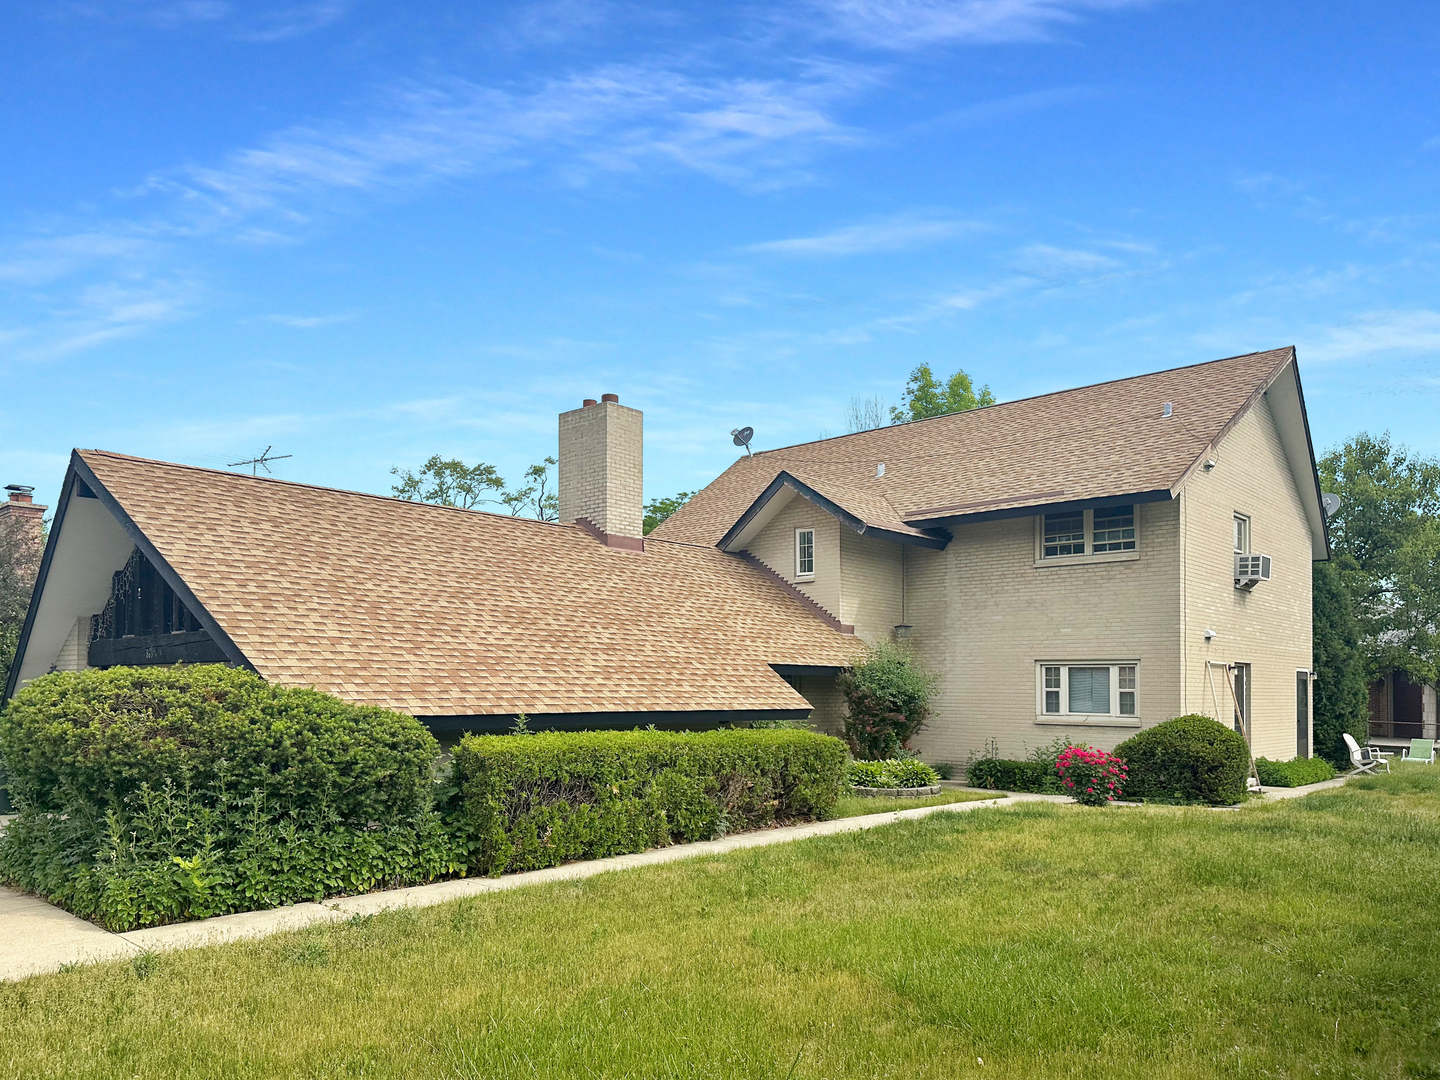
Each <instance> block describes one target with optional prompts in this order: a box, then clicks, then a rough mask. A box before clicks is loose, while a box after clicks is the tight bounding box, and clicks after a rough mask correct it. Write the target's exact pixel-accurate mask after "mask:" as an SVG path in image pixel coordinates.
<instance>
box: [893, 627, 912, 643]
mask: <svg viewBox="0 0 1440 1080" xmlns="http://www.w3.org/2000/svg"><path fill="white" fill-rule="evenodd" d="M914 629H915V628H914V627H913V626H911V625H910V624H909V623H899V624H897V625H896V627H895V636H896V637H897V638H901V639H902V640H903V639H904V638H908V637H909V636H910V631H911V630H914Z"/></svg>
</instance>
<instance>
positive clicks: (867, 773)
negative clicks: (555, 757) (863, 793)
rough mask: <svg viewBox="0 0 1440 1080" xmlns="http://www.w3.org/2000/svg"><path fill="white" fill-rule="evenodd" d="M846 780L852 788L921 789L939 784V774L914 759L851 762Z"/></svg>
mask: <svg viewBox="0 0 1440 1080" xmlns="http://www.w3.org/2000/svg"><path fill="white" fill-rule="evenodd" d="M848 773H849V775H848V779H849V782H850V784H851V785H852V786H854V787H872V788H923V787H931V786H933V785H935V784H938V783H939V782H940V774H939V773H938V772H936V771H935V770H934V769H933V768H931V767H930V766H929V765H926V764H925V763H924V762H923V761H916V760H915V759H914V758H889V759H887V760H885V761H852V762H850V768H849V771H848Z"/></svg>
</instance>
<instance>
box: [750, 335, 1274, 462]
mask: <svg viewBox="0 0 1440 1080" xmlns="http://www.w3.org/2000/svg"><path fill="white" fill-rule="evenodd" d="M1294 350H1295V346H1294V345H1282V346H1280V347H1279V348H1277V349H1257V350H1255V351H1254V352H1248V353H1238V354H1236V355H1235V356H1222V357H1221V358H1220V359H1218V360H1202V361H1201V362H1200V363H1198V364H1177V365H1176V366H1175V367H1170V368H1161V369H1160V370H1159V371H1147V372H1143V373H1142V374H1139V375H1125V376H1122V377H1120V378H1118V379H1102V380H1101V381H1100V382H1094V383H1086V384H1085V385H1084V386H1071V387H1067V388H1066V389H1064V390H1049V391H1046V392H1045V393H1043V394H1031V395H1030V396H1029V397H1023V398H1015V399H1014V400H1013V401H997V402H996V403H995V404H994V405H980V406H977V407H976V408H973V409H961V410H959V411H958V412H950V413H941V414H940V415H939V416H926V417H922V418H921V419H919V420H902V421H901V422H900V423H898V424H885V425H883V426H881V427H878V428H866V429H865V430H864V431H850V432H847V433H846V434H844V435H832V436H830V437H829V438H828V439H811V440H809V441H808V442H798V443H791V444H790V445H788V446H776V447H772V448H771V449H769V450H760V451H758V452H757V453H756V454H755V455H754V456H755V457H763V456H764V455H766V454H778V453H781V452H782V451H785V450H795V449H797V448H798V447H801V446H818V445H819V444H820V443H828V442H838V441H839V440H841V439H853V438H855V437H856V436H857V435H868V434H870V433H871V432H873V431H886V430H889V429H890V428H899V427H910V426H911V425H913V424H925V423H929V422H930V421H932V420H947V419H950V418H951V417H955V416H972V415H975V414H977V413H987V412H991V411H993V410H995V409H1004V408H1009V407H1010V406H1012V405H1023V404H1025V403H1026V402H1030V401H1040V400H1041V399H1043V398H1047V397H1056V396H1058V395H1060V394H1075V393H1079V392H1080V391H1081V390H1094V389H1096V388H1098V387H1101V386H1113V385H1114V384H1116V383H1123V382H1132V381H1135V380H1137V379H1150V378H1154V377H1155V376H1158V375H1169V374H1170V373H1172V372H1176V371H1188V370H1190V369H1191V368H1202V367H1209V366H1210V365H1212V364H1227V363H1231V362H1232V361H1235V360H1248V359H1249V358H1251V357H1252V356H1264V355H1265V354H1267V353H1283V352H1286V351H1289V352H1291V353H1293V352H1294ZM1277 366H1278V365H1277ZM738 460H744V459H743V458H741V459H738Z"/></svg>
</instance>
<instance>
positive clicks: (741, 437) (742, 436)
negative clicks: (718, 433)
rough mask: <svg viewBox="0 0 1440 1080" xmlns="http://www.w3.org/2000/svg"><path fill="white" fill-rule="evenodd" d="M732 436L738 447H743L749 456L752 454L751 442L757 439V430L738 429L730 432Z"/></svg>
mask: <svg viewBox="0 0 1440 1080" xmlns="http://www.w3.org/2000/svg"><path fill="white" fill-rule="evenodd" d="M730 436H731V438H732V439H734V441H735V445H736V446H743V447H744V448H745V452H746V453H747V454H749V453H751V450H750V440H751V439H753V438H755V429H754V428H753V427H742V428H736V429H735V430H734V431H732V432H730Z"/></svg>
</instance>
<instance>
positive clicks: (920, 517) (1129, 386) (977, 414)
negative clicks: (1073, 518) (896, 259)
mask: <svg viewBox="0 0 1440 1080" xmlns="http://www.w3.org/2000/svg"><path fill="white" fill-rule="evenodd" d="M1294 360H1295V350H1294V349H1293V348H1284V349H1273V350H1271V351H1269V352H1259V353H1250V354H1248V355H1245V356H1236V357H1231V358H1230V359H1227V360H1215V361H1211V362H1209V363H1205V364H1195V365H1193V366H1190V367H1182V368H1174V369H1171V370H1169V371H1161V372H1156V373H1154V374H1151V375H1140V376H1137V377H1135V378H1129V379H1120V380H1117V381H1115V382H1107V383H1099V384H1097V385H1094V386H1085V387H1081V388H1080V389H1077V390H1065V391H1061V392H1058V393H1053V394H1045V395H1043V396H1040V397H1033V398H1026V399H1024V400H1021V401H1012V402H1007V403H1006V404H1003V405H992V406H990V407H989V408H984V409H974V410H971V411H969V412H962V413H951V414H949V415H947V416H939V417H935V418H934V419H930V420H919V421H914V422H911V423H907V424H896V425H893V426H890V427H883V428H876V429H874V430H872V431H862V432H858V433H856V434H853V435H842V436H839V437H838V438H833V439H824V440H821V441H819V442H812V443H802V444H800V445H798V446H788V447H785V448H783V449H779V450H765V451H761V452H759V453H757V454H755V455H754V456H753V457H748V456H747V457H742V458H740V459H739V460H737V461H736V462H735V464H733V465H732V466H730V468H728V469H726V470H725V472H724V473H722V474H721V475H720V477H719V478H718V479H716V480H715V481H714V483H712V484H710V485H709V486H708V487H707V488H705V489H704V490H703V491H701V492H700V493H699V494H697V495H696V496H695V497H694V498H692V499H691V500H690V501H689V502H688V503H686V504H685V505H684V506H682V507H681V508H680V509H679V510H678V511H677V512H676V513H675V514H673V515H672V516H671V517H670V518H669V519H667V520H666V521H665V522H664V523H663V524H661V526H660V527H659V528H658V529H657V530H656V531H655V533H654V534H652V535H654V536H657V537H663V538H664V539H666V540H679V541H687V542H690V543H695V544H716V543H719V542H720V541H721V540H722V538H724V537H725V536H726V535H727V533H729V532H730V531H731V530H732V528H733V527H734V526H735V524H736V522H737V521H738V520H739V519H740V518H741V516H742V515H744V514H745V513H746V512H747V510H750V509H751V508H752V507H753V506H754V504H755V503H756V500H757V499H759V498H760V497H761V496H762V495H763V494H764V493H765V492H766V490H767V489H768V488H770V487H771V485H772V484H773V483H774V482H775V480H776V478H777V477H778V476H779V475H780V474H781V473H782V472H786V473H789V474H790V475H791V476H794V477H797V478H803V479H804V482H805V483H806V484H808V485H809V486H811V487H813V488H815V489H816V490H820V491H822V492H825V493H826V494H827V495H828V496H829V497H830V498H832V499H833V500H834V501H835V502H836V503H837V504H839V505H840V506H841V507H842V508H843V509H844V510H845V511H847V512H848V513H849V514H851V515H853V516H854V517H855V518H858V519H861V520H868V519H871V518H883V517H884V516H885V514H884V510H885V509H886V508H889V509H890V510H891V512H892V514H893V517H892V518H891V519H890V527H891V528H892V529H893V528H894V524H893V522H894V520H896V519H898V521H899V522H901V523H903V524H908V525H909V526H911V527H915V528H925V527H926V523H927V522H929V523H936V522H941V521H945V520H954V519H956V518H962V517H966V516H970V515H975V514H982V513H994V512H997V511H1004V510H1014V509H1017V508H1023V507H1032V506H1046V505H1052V504H1059V503H1070V502H1081V501H1084V500H1090V499H1105V498H1110V497H1112V496H1123V495H1139V494H1142V493H1144V494H1150V495H1152V496H1154V497H1161V496H1162V495H1163V496H1164V497H1168V496H1169V495H1170V494H1171V493H1172V492H1173V491H1174V490H1175V489H1176V487H1177V485H1179V484H1180V483H1181V482H1182V480H1183V478H1184V477H1185V476H1186V475H1187V474H1188V473H1189V471H1190V470H1191V469H1193V468H1194V467H1195V466H1196V464H1197V463H1198V462H1199V461H1200V460H1201V459H1202V458H1203V455H1204V454H1205V453H1206V451H1207V450H1209V449H1210V447H1212V446H1213V445H1214V444H1215V442H1216V441H1217V440H1218V439H1220V437H1221V436H1222V435H1223V434H1224V433H1225V432H1226V431H1228V430H1229V429H1230V427H1231V426H1232V425H1233V424H1234V423H1235V421H1236V420H1237V419H1238V418H1239V416H1240V415H1241V414H1242V413H1243V412H1244V411H1245V409H1246V408H1248V407H1249V406H1250V405H1251V404H1252V403H1253V402H1254V401H1256V400H1258V398H1259V396H1260V395H1261V394H1262V393H1263V392H1264V390H1265V389H1266V387H1268V386H1269V385H1270V384H1271V382H1272V381H1273V380H1274V379H1276V378H1277V377H1278V376H1279V375H1280V374H1281V373H1282V372H1283V371H1284V369H1285V367H1286V365H1288V364H1293V363H1294ZM1167 402H1168V403H1169V404H1170V405H1171V407H1172V412H1171V415H1170V416H1169V417H1166V416H1165V415H1164V408H1163V407H1164V405H1165V404H1166V403H1167ZM882 463H883V465H884V470H883V472H884V475H883V476H877V471H878V470H877V467H878V466H879V465H881V464H882ZM847 492H850V493H854V497H853V498H851V499H850V500H849V502H851V503H853V504H854V505H847V499H846V493H847ZM897 538H898V537H897Z"/></svg>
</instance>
